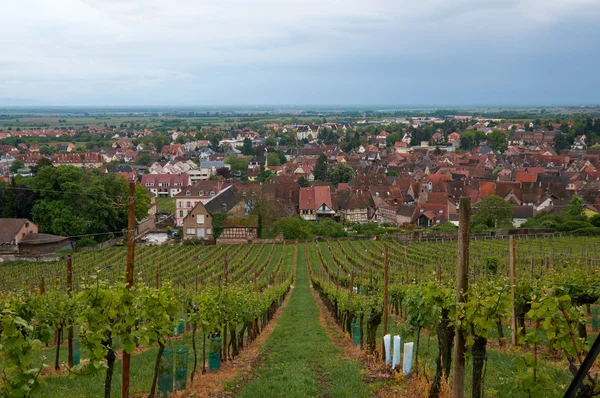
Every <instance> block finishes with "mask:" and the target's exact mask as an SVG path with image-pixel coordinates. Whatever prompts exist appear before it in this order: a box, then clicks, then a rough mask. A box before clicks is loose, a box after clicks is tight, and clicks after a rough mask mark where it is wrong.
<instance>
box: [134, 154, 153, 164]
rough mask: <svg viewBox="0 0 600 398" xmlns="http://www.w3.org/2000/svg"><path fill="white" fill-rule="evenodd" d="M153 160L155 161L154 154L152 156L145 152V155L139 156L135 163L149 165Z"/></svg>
mask: <svg viewBox="0 0 600 398" xmlns="http://www.w3.org/2000/svg"><path fill="white" fill-rule="evenodd" d="M153 161H154V158H153V157H152V156H150V155H149V154H144V155H141V156H139V157H138V158H137V159H136V160H135V162H133V163H134V164H137V165H140V166H148V165H149V164H150V163H152V162H153Z"/></svg>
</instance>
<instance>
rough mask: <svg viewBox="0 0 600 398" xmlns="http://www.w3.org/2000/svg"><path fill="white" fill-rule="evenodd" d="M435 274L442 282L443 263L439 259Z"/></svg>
mask: <svg viewBox="0 0 600 398" xmlns="http://www.w3.org/2000/svg"><path fill="white" fill-rule="evenodd" d="M435 276H436V277H437V280H438V282H439V283H442V264H440V261H439V260H438V262H437V265H436V266H435Z"/></svg>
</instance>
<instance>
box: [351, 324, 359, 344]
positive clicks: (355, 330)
mask: <svg viewBox="0 0 600 398" xmlns="http://www.w3.org/2000/svg"><path fill="white" fill-rule="evenodd" d="M352 344H354V346H355V347H358V346H359V345H360V325H359V324H358V323H353V324H352Z"/></svg>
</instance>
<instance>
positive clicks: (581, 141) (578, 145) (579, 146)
mask: <svg viewBox="0 0 600 398" xmlns="http://www.w3.org/2000/svg"><path fill="white" fill-rule="evenodd" d="M585 139H586V137H585V135H578V136H577V137H576V138H575V141H574V142H573V145H571V149H575V150H584V149H587V144H586V143H585Z"/></svg>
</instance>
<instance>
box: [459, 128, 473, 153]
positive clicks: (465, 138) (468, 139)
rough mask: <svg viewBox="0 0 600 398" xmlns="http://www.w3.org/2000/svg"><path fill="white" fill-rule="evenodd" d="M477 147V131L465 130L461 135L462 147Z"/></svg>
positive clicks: (466, 149)
mask: <svg viewBox="0 0 600 398" xmlns="http://www.w3.org/2000/svg"><path fill="white" fill-rule="evenodd" d="M474 147H475V133H474V132H473V131H465V132H464V133H463V135H462V136H461V137H460V148H461V149H464V150H465V151H470V150H471V149H473V148H474Z"/></svg>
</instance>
